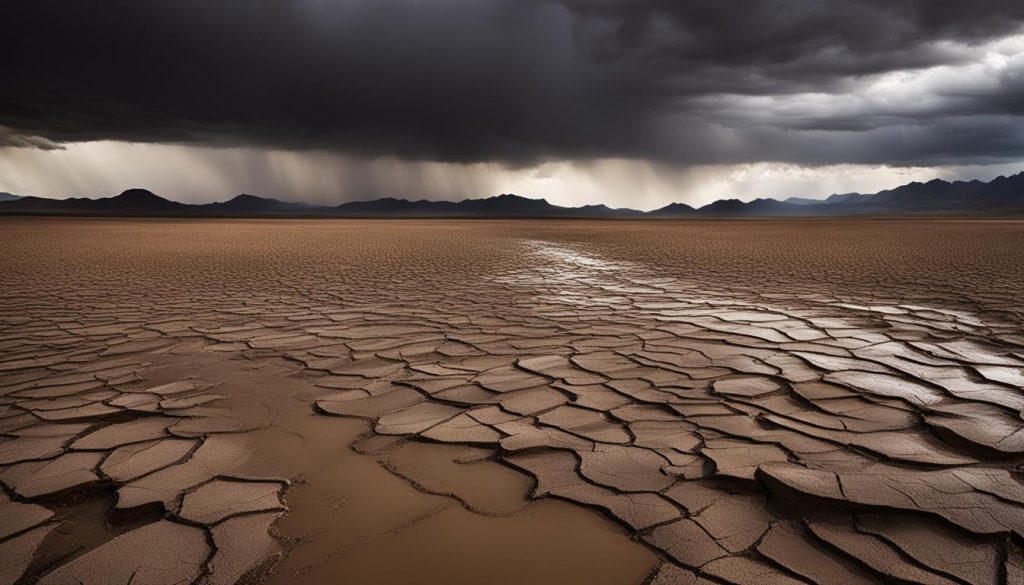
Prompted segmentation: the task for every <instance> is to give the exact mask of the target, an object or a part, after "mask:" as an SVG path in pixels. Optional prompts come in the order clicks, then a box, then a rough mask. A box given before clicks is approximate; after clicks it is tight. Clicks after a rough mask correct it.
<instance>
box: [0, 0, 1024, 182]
mask: <svg viewBox="0 0 1024 585" xmlns="http://www.w3.org/2000/svg"><path fill="white" fill-rule="evenodd" d="M0 21H2V22H4V23H6V26H5V32H4V35H2V36H0V52H2V54H3V55H5V67H4V71H3V75H2V78H0V126H6V127H7V128H9V129H10V130H9V131H8V132H6V133H0V143H2V144H16V145H36V146H44V147H52V146H53V144H54V143H55V142H56V143H59V142H71V141H83V140H95V139H112V140H121V141H139V142H165V143H193V144H204V145H224V146H232V145H257V146H268V147H275V148H276V147H280V148H296V149H328V150H343V151H348V152H354V153H357V154H364V155H378V154H383V155H396V156H400V157H406V158H413V159H424V160H441V161H455V162H467V161H500V162H508V163H512V164H527V163H534V162H538V161H543V160H552V159H587V158H597V157H627V158H644V159H651V160H658V161H665V162H671V163H679V164H698V163H719V162H747V161H761V160H777V161H791V162H800V163H809V164H816V163H829V162H893V163H897V164H899V163H907V164H909V163H916V162H921V161H927V162H933V161H935V160H939V159H943V158H944V157H945V158H950V159H954V158H956V159H960V158H971V159H978V160H989V159H991V160H998V159H1001V158H1004V157H1018V158H1019V157H1020V156H1022V155H1024V139H1021V138H1020V136H1021V135H1022V134H1024V133H1022V132H1020V129H1021V128H1022V127H1024V125H1022V124H1021V122H1020V120H1019V119H1018V118H1017V116H1020V115H1022V113H1024V112H1022V111H1021V105H1020V104H1021V103H1024V97H1022V96H1021V90H1022V87H1024V84H1022V83H1021V75H1020V71H1014V70H1012V69H1011V70H1009V71H1008V72H1004V74H1003V75H1002V76H1001V77H999V78H996V79H995V80H993V84H990V85H987V86H985V87H982V88H973V87H967V88H960V89H958V90H956V91H952V92H947V94H941V93H937V94H936V99H935V100H932V101H931V102H929V103H928V104H927V105H926V106H921V107H916V106H913V107H908V108H898V109H896V110H893V109H892V108H891V105H883V106H879V105H877V104H876V105H872V104H862V105H860V106H858V107H855V108H852V110H851V111H842V112H837V111H835V110H833V109H831V108H830V107H829V99H828V96H829V95H834V96H842V95H844V94H847V93H855V92H856V91H857V89H858V88H859V87H861V86H862V84H863V83H864V79H865V78H866V77H865V76H871V75H875V74H880V73H885V72H890V71H901V70H917V69H920V68H925V67H929V66H934V65H939V64H952V65H963V64H965V63H969V62H970V61H971V59H972V58H973V53H972V52H971V49H970V47H972V46H979V45H981V44H983V43H986V42H989V41H992V40H994V39H999V38H1001V37H1003V36H1006V35H1010V34H1013V33H1015V32H1017V31H1019V30H1020V29H1021V25H1022V22H1024V3H1022V2H1020V1H1017V0H1015V1H1002V0H990V1H984V0H975V1H967V0H958V1H954V0H906V1H894V0H889V1H881V0H878V1H875V0H866V1H859V2H833V1H828V0H816V1H811V0H749V1H738V2H708V1H706V0H629V1H625V0H623V1H615V2H612V1H601V0H564V1H562V2H556V1H541V0H521V1H513V0H487V1H484V0H433V1H430V2H421V1H414V0H357V1H353V2H328V1H326V0H248V1H243V0H218V1H211V0H93V1H89V2H83V1H81V0H32V1H29V2H6V3H3V6H2V7H0ZM804 92H814V93H815V94H821V95H823V96H824V97H823V98H822V100H821V103H808V104H806V111H799V110H798V111H796V112H794V111H792V108H789V107H787V108H783V110H784V111H782V112H781V113H780V112H775V111H774V110H772V108H770V107H769V108H767V109H766V110H762V109H761V108H760V107H758V106H756V105H752V104H750V103H746V102H745V101H744V100H745V98H772V99H776V100H785V99H787V98H788V97H789V96H794V95H798V94H801V93H804ZM797 107H798V108H799V106H797ZM897 127H906V128H909V130H906V129H904V130H901V131H897V130H894V128H897ZM965 139H970V140H973V141H975V142H974V143H973V144H970V145H964V144H962V143H960V141H962V140H965Z"/></svg>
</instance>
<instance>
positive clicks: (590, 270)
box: [0, 218, 1024, 585]
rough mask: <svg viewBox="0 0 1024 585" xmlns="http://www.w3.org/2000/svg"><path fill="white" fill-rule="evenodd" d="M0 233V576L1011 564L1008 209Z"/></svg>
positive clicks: (1015, 513) (5, 225) (445, 579)
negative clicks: (981, 217) (921, 214)
mask: <svg viewBox="0 0 1024 585" xmlns="http://www.w3.org/2000/svg"><path fill="white" fill-rule="evenodd" d="M0 235H2V239H3V243H4V255H3V257H2V260H0V265H2V270H0V433H2V438H0V484H2V488H3V491H2V494H0V559H2V561H0V584H2V583H36V582H38V583H46V584H50V583H79V582H83V583H104V584H106V583H131V582H134V583H139V582H146V583H184V582H197V583H211V584H213V583H225V584H233V583H237V582H242V583H254V582H262V581H268V582H271V583H291V582H303V583H335V582H341V581H344V582H347V583H408V582H420V583H460V582H463V583H480V582H491V583H509V584H512V583H524V582H530V583H644V582H647V583H656V584H658V585H667V584H674V583H688V584H689V583H736V584H741V585H742V584H747V583H756V584H757V585H763V584H774V583H886V582H894V581H896V582H915V583H971V584H974V583H978V584H981V583H984V584H995V583H1022V582H1024V553H1022V551H1021V549H1020V544H1021V543H1022V542H1024V485H1022V483H1021V479H1022V478H1021V474H1020V471H1021V467H1020V465H1021V463H1022V460H1024V459H1022V454H1024V420H1022V419H1021V411H1022V410H1024V388H1022V387H1024V333H1022V331H1024V329H1022V326H1021V317H1022V315H1021V313H1022V311H1024V223H1020V222H1014V221H954V220H949V221H944V220H920V221H905V220H844V221H827V222H826V221H805V220H790V221H770V220H763V221H638V222H629V221H568V222H564V221H563V222H558V221H509V222H499V221H447V222H446V221H334V220H328V221H284V220H280V221H221V220H209V221H204V220H199V221H176V220H175V221H168V220H151V221H147V220H137V221H131V220H103V219H89V220H84V219H31V218H23V219H0Z"/></svg>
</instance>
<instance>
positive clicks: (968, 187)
mask: <svg viewBox="0 0 1024 585" xmlns="http://www.w3.org/2000/svg"><path fill="white" fill-rule="evenodd" d="M1011 212H1012V213H1024V173H1019V174H1016V175H1013V176H1010V177H998V178H996V179H993V180H992V181H991V182H988V183H985V182H983V181H955V182H948V181H942V180H939V179H935V180H932V181H928V182H927V183H919V182H913V183H909V184H906V185H903V186H901V187H897V188H895V189H887V190H885V191H879V192H878V193H874V194H860V193H841V194H835V195H831V196H829V197H828V198H826V199H820V200H818V199H809V198H803V197H791V198H789V199H785V200H782V201H779V200H776V199H765V198H760V199H754V200H752V201H746V202H744V201H741V200H739V199H720V200H718V201H715V202H714V203H710V204H708V205H705V206H703V207H700V208H696V209H695V208H693V207H691V206H689V205H686V204H685V203H672V204H669V205H666V206H665V207H662V208H660V209H656V210H654V211H650V212H642V211H637V210H635V209H613V208H610V207H608V206H605V205H585V206H583V207H561V206H558V205H552V204H551V203H548V202H547V201H546V200H544V199H530V198H527V197H521V196H519V195H511V194H505V195H498V196H495V197H487V198H483V199H464V200H462V201H428V200H426V199H420V200H418V201H410V200H407V199H397V198H394V197H385V198H382V199H373V200H369V201H352V202H348V203H342V204H341V205H337V206H333V207H330V206H316V205H310V204H306V203H294V202H288V201H280V200H277V199H269V198H264V197H257V196H255V195H244V194H243V195H238V196H236V197H234V198H233V199H230V200H228V201H222V202H218V203H207V204H204V205H194V204H186V203H178V202H176V201H171V200H169V199H165V198H163V197H160V196H159V195H155V194H153V193H151V192H149V191H147V190H145V189H129V190H127V191H125V192H124V193H121V194H120V195H117V196H116V197H105V198H101V199H86V198H71V199H47V198H43V197H17V196H13V195H10V194H7V193H5V194H0V214H7V215H10V214H44V215H104V216H106V215H111V216H143V217H203V216H207V217H254V216H255V217H278V216H283V217H381V218H387V217H413V218H415V217H463V218H472V217H480V218H525V217H536V218H545V217H550V218H615V217H651V218H671V217H791V216H845V215H903V214H913V213H924V214H1000V213H1011Z"/></svg>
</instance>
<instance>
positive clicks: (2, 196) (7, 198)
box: [0, 192, 21, 201]
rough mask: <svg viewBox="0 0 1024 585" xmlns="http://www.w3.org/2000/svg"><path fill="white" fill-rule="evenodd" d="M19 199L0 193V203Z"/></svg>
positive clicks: (16, 196) (10, 194)
mask: <svg viewBox="0 0 1024 585" xmlns="http://www.w3.org/2000/svg"><path fill="white" fill-rule="evenodd" d="M16 199H21V196H19V195H14V194H13V193H6V192H0V201H14V200H16Z"/></svg>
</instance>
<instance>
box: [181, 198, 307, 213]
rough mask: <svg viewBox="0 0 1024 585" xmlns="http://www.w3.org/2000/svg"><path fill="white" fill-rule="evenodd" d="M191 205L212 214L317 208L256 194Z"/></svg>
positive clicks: (285, 211)
mask: <svg viewBox="0 0 1024 585" xmlns="http://www.w3.org/2000/svg"><path fill="white" fill-rule="evenodd" d="M193 207H197V208H201V211H203V212H208V213H211V214H214V215H227V216H232V215H266V214H271V215H273V214H277V213H285V214H296V213H297V214H301V213H304V212H309V211H311V210H314V209H317V208H316V207H314V206H312V205H308V204H306V203H293V202H290V201H281V200H279V199H269V198H266V197H257V196H256V195H246V194H244V193H243V194H242V195H236V196H235V197H234V198H233V199H229V200H228V201H219V202H217V203H207V204H206V205H196V206H193Z"/></svg>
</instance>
